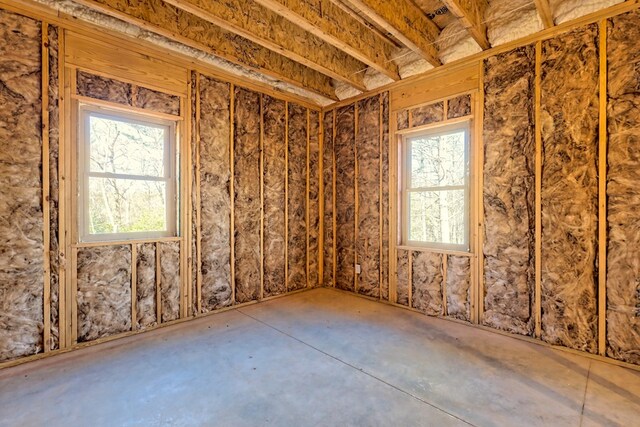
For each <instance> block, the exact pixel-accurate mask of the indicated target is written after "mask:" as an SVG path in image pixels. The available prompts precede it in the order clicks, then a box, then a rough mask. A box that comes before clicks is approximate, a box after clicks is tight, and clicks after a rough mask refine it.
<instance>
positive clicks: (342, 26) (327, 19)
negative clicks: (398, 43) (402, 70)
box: [256, 0, 400, 81]
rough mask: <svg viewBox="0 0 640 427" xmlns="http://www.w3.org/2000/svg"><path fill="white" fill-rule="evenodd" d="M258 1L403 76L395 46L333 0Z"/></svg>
mask: <svg viewBox="0 0 640 427" xmlns="http://www.w3.org/2000/svg"><path fill="white" fill-rule="evenodd" d="M256 3H260V4H261V5H262V6H264V7H266V8H268V9H269V10H271V11H273V12H274V13H277V14H278V15H280V16H282V17H284V18H286V19H288V20H289V21H291V22H293V23H295V24H296V25H298V26H300V27H302V28H303V29H304V30H306V31H308V32H309V33H311V34H313V35H314V36H316V37H318V38H320V39H322V40H324V41H326V42H327V43H330V44H331V45H333V46H335V47H336V48H338V49H340V50H342V51H343V52H346V53H347V54H349V55H351V56H353V57H354V58H356V59H358V60H360V61H362V62H363V63H365V64H367V65H369V66H370V67H372V68H373V69H375V70H377V71H379V72H381V73H382V74H384V75H386V76H387V77H389V78H391V79H393V80H395V81H397V80H400V76H399V75H398V66H397V65H396V64H395V63H394V62H393V51H394V49H395V46H393V45H392V44H391V43H389V42H387V41H386V40H384V39H382V38H381V37H379V36H378V35H377V34H376V33H374V32H373V31H372V30H371V29H370V28H369V27H368V26H366V25H365V24H363V23H362V22H361V21H359V20H357V19H355V18H353V17H352V16H351V15H349V14H348V13H347V12H345V11H344V10H343V9H341V8H340V7H338V6H336V5H335V4H334V3H332V2H331V1H330V0H317V1H315V2H313V3H311V2H309V1H305V0H256Z"/></svg>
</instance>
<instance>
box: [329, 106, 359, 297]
mask: <svg viewBox="0 0 640 427" xmlns="http://www.w3.org/2000/svg"><path fill="white" fill-rule="evenodd" d="M334 150H335V156H336V189H335V191H336V213H335V215H336V227H337V230H336V252H337V253H336V263H337V265H336V287H337V288H339V289H343V290H348V291H353V290H354V286H355V283H354V280H355V179H356V175H355V106H354V105H348V106H345V107H341V108H339V109H338V110H337V111H336V138H335V141H334Z"/></svg>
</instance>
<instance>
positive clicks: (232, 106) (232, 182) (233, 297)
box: [229, 84, 236, 305]
mask: <svg viewBox="0 0 640 427" xmlns="http://www.w3.org/2000/svg"><path fill="white" fill-rule="evenodd" d="M229 91H230V94H229V126H230V128H231V131H230V133H229V168H230V175H231V180H230V182H229V193H230V195H231V200H230V204H231V218H230V224H231V230H230V241H231V253H230V258H229V259H230V263H231V266H230V275H231V305H235V304H236V253H235V252H236V236H235V230H236V225H235V200H236V190H235V187H236V186H235V180H236V177H235V165H234V159H235V156H234V153H233V150H234V147H235V136H234V132H235V114H236V113H235V111H236V108H235V103H236V90H235V85H234V84H231V85H229Z"/></svg>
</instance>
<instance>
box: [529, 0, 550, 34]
mask: <svg viewBox="0 0 640 427" xmlns="http://www.w3.org/2000/svg"><path fill="white" fill-rule="evenodd" d="M534 1H535V3H536V9H538V15H540V18H541V19H542V23H543V24H544V27H545V28H551V27H553V26H554V25H555V24H554V22H553V13H552V12H551V5H550V4H549V0H534Z"/></svg>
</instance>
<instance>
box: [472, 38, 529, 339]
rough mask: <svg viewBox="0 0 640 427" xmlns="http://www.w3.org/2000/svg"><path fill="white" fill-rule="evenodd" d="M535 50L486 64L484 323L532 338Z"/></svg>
mask: <svg viewBox="0 0 640 427" xmlns="http://www.w3.org/2000/svg"><path fill="white" fill-rule="evenodd" d="M534 61H535V49H534V47H533V46H531V45H530V46H525V47H521V48H518V49H514V50H512V51H509V52H505V53H502V54H499V55H497V56H493V57H490V58H488V59H487V60H486V61H485V63H484V68H485V79H484V91H485V95H484V102H485V105H484V111H485V115H484V198H483V205H484V224H485V228H484V246H483V251H484V318H483V323H484V324H485V325H487V326H491V327H494V328H497V329H502V330H505V331H509V332H514V333H518V334H523V335H531V333H532V331H533V316H532V302H533V288H534V281H535V271H534V256H535V250H534V229H535V218H534V215H535V214H534V199H535V197H534V196H535V194H534V192H535V141H534V122H533V113H534V106H533V102H534V99H535V96H534V76H535V64H534Z"/></svg>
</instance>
